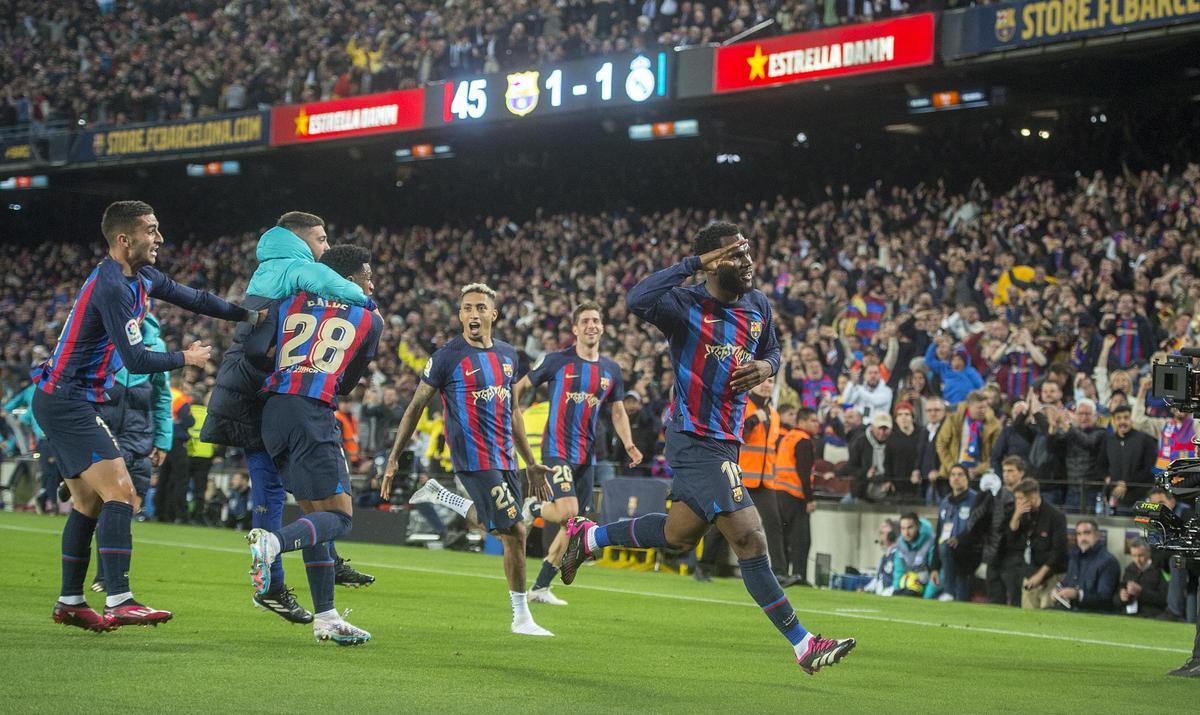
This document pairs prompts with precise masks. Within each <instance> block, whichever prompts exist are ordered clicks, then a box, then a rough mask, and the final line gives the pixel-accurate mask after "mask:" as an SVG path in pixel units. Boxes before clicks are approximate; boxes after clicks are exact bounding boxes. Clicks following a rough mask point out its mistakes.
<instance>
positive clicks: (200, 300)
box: [141, 266, 257, 323]
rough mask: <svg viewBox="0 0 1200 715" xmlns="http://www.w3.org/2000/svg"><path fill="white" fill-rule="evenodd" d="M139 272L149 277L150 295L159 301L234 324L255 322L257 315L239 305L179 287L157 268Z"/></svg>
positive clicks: (185, 287)
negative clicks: (242, 321) (241, 321)
mask: <svg viewBox="0 0 1200 715" xmlns="http://www.w3.org/2000/svg"><path fill="white" fill-rule="evenodd" d="M141 272H142V273H146V274H148V275H149V276H150V295H152V296H154V297H155V298H158V299H159V300H165V301H166V302H168V303H170V304H171V305H177V306H179V307H180V308H186V309H187V310H190V311H192V312H193V313H199V314H200V315H207V316H208V317H210V318H220V319H222V320H232V321H235V322H236V321H240V320H248V321H250V322H251V323H253V322H255V321H256V320H257V315H256V314H255V313H254V312H253V311H249V310H246V309H245V308H243V307H242V306H240V305H234V304H233V303H230V302H229V301H227V300H225V299H224V298H219V297H217V296H215V295H213V294H212V293H209V292H207V291H202V290H196V289H195V288H189V287H188V286H184V285H180V284H178V283H176V282H175V281H173V280H171V279H170V278H168V277H167V275H166V274H165V273H163V272H162V271H160V270H158V269H157V268H153V267H151V266H147V267H145V268H143V269H142V270H141Z"/></svg>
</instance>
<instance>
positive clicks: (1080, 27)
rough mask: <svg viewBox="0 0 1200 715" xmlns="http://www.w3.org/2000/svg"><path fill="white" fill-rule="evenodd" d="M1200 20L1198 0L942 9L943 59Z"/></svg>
mask: <svg viewBox="0 0 1200 715" xmlns="http://www.w3.org/2000/svg"><path fill="white" fill-rule="evenodd" d="M1197 21H1200V0H1023V1H1020V2H1006V3H1000V4H996V5H982V6H978V7H971V8H966V9H963V10H951V11H948V12H946V13H944V14H943V25H942V43H943V49H942V54H943V55H944V56H945V57H946V58H947V59H957V58H960V57H969V56H971V55H981V54H985V53H988V52H999V51H1002V50H1011V49H1015V48H1018V47H1031V46H1034V45H1047V44H1051V43H1055V42H1063V41H1066V40H1077V39H1080V38H1083V37H1092V36H1098V35H1111V34H1115V33H1120V32H1125V31H1128V30H1143V29H1146V28H1151V27H1158V26H1162V25H1174V24H1184V23H1189V22H1197Z"/></svg>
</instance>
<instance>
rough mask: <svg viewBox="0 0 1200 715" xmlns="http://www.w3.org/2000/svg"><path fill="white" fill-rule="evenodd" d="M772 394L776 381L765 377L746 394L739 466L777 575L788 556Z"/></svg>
mask: <svg viewBox="0 0 1200 715" xmlns="http://www.w3.org/2000/svg"><path fill="white" fill-rule="evenodd" d="M774 391H775V378H773V377H768V378H767V379H766V380H764V381H763V382H762V383H760V384H758V385H756V386H755V387H753V388H752V389H751V390H750V392H749V394H748V395H747V400H746V416H745V419H744V421H743V423H742V441H743V444H742V447H741V452H740V453H739V456H738V466H739V467H740V468H741V472H742V485H743V486H745V487H746V489H747V491H748V492H749V494H750V498H751V499H752V500H753V501H754V506H755V507H757V509H758V516H759V517H760V518H761V519H762V526H763V534H765V535H766V537H767V556H768V557H770V559H771V570H772V571H774V572H775V574H776V576H780V575H783V574H784V573H785V572H786V569H787V561H786V558H787V556H786V554H785V553H784V550H783V519H782V518H781V517H780V515H779V502H778V501H777V499H776V491H775V444H776V443H777V442H778V441H779V412H777V411H776V410H775V408H774V407H772V406H771V394H772V393H773V392H774Z"/></svg>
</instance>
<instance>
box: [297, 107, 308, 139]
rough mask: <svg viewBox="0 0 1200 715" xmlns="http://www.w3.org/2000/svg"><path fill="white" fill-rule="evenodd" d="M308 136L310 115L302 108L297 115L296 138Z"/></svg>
mask: <svg viewBox="0 0 1200 715" xmlns="http://www.w3.org/2000/svg"><path fill="white" fill-rule="evenodd" d="M307 135H308V114H307V113H306V112H305V111H304V108H303V107H301V108H300V113H299V114H297V115H296V136H298V137H302V136H307Z"/></svg>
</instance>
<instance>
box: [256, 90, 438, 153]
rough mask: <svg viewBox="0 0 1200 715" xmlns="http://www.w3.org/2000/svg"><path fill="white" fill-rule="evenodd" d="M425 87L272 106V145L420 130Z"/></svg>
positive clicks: (423, 116)
mask: <svg viewBox="0 0 1200 715" xmlns="http://www.w3.org/2000/svg"><path fill="white" fill-rule="evenodd" d="M424 120H425V90H424V89H402V90H399V91H396V92H381V93H379V94H364V95H362V96H359V97H346V98H344V99H331V100H328V101H325V102H309V103H308V104H288V105H284V106H280V107H273V108H272V109H271V146H280V145H283V144H304V143H308V142H315V141H324V140H326V139H346V138H349V137H358V136H367V135H370V134H387V133H389V132H403V131H408V130H412V129H420V128H421V126H422V124H424Z"/></svg>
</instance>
